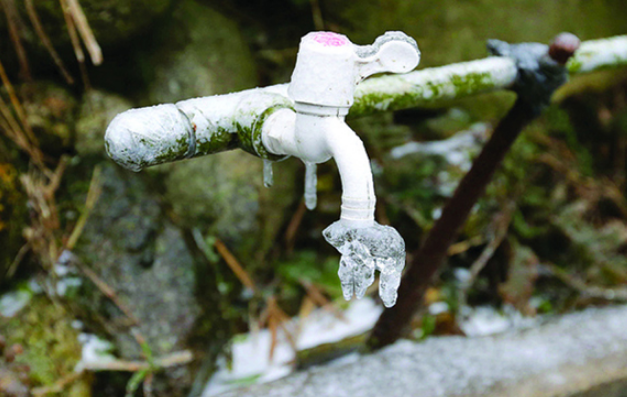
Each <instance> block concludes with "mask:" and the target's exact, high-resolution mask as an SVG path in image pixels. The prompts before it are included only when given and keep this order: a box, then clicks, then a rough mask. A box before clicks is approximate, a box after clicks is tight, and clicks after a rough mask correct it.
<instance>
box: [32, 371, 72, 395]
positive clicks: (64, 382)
mask: <svg viewBox="0 0 627 397" xmlns="http://www.w3.org/2000/svg"><path fill="white" fill-rule="evenodd" d="M83 374H84V372H83V371H79V372H71V373H69V374H67V375H65V376H64V377H62V378H61V379H59V380H57V381H56V382H54V383H53V384H52V385H50V386H45V387H36V388H34V389H33V390H31V393H32V394H33V396H34V397H39V396H45V395H48V394H58V393H61V392H62V391H63V390H65V388H66V387H67V386H68V385H70V384H72V383H74V382H75V381H77V380H78V379H80V377H81V376H83Z"/></svg>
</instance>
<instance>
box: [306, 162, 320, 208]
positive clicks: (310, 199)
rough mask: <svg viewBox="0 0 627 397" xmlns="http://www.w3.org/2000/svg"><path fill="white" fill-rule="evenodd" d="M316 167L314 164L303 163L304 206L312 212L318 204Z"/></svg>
mask: <svg viewBox="0 0 627 397" xmlns="http://www.w3.org/2000/svg"><path fill="white" fill-rule="evenodd" d="M317 168H318V166H317V165H316V163H310V162H308V161H305V206H306V207H307V209H308V210H310V211H313V210H315V209H316V205H317V204H318V175H317V174H316V170H317Z"/></svg>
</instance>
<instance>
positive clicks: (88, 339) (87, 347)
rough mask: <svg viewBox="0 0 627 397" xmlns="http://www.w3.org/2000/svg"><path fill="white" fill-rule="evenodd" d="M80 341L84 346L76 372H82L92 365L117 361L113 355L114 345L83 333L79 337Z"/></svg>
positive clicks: (75, 368)
mask: <svg viewBox="0 0 627 397" xmlns="http://www.w3.org/2000/svg"><path fill="white" fill-rule="evenodd" d="M78 341H79V342H80V343H81V345H83V348H82V351H81V359H80V360H79V362H78V363H77V364H76V367H74V371H76V372H80V371H82V370H84V369H85V368H88V367H89V366H90V364H102V363H107V362H111V361H114V360H115V357H114V356H113V355H112V354H111V351H113V345H112V344H111V343H110V342H108V341H106V340H104V339H100V338H99V337H98V336H96V335H93V334H86V333H82V334H79V335H78Z"/></svg>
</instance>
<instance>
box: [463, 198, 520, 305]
mask: <svg viewBox="0 0 627 397" xmlns="http://www.w3.org/2000/svg"><path fill="white" fill-rule="evenodd" d="M515 209H516V205H515V203H514V202H513V201H509V202H508V203H507V204H506V205H505V208H504V209H503V211H501V212H499V213H498V214H497V215H496V216H495V217H494V220H493V222H492V228H493V230H494V235H493V237H492V239H490V242H489V243H488V245H487V246H486V247H485V248H484V249H483V251H482V252H481V255H479V258H477V259H476V260H475V261H474V262H473V264H472V265H471V266H470V275H469V277H468V279H467V280H465V282H464V283H463V285H462V286H461V288H460V289H459V292H458V293H459V308H460V309H461V308H462V307H463V306H464V305H465V304H466V297H467V294H468V290H470V288H471V287H472V285H473V284H474V283H475V280H476V279H477V276H479V273H480V272H481V270H483V268H484V267H485V266H486V265H487V263H488V261H489V260H490V259H491V258H492V256H493V255H494V252H496V249H497V248H498V247H499V246H500V245H501V243H502V242H503V239H504V238H505V237H506V236H507V230H508V229H509V225H510V223H511V221H512V215H513V214H514V210H515Z"/></svg>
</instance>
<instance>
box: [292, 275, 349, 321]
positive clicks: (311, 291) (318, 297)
mask: <svg viewBox="0 0 627 397" xmlns="http://www.w3.org/2000/svg"><path fill="white" fill-rule="evenodd" d="M298 281H299V282H300V283H301V285H302V286H303V287H305V290H306V291H307V296H308V297H309V298H310V299H311V300H312V301H313V302H314V303H315V304H317V305H318V306H320V307H321V308H323V309H324V310H326V311H328V312H330V313H331V314H333V316H334V317H335V318H337V319H338V320H340V321H344V322H346V321H347V320H346V317H345V316H344V314H342V312H341V311H339V310H338V308H337V307H336V306H335V305H334V304H333V303H332V302H331V301H329V300H328V299H327V298H326V297H325V296H324V295H323V294H322V292H321V291H320V289H319V288H318V287H316V285H315V284H313V283H311V282H309V281H307V280H303V279H300V280H298Z"/></svg>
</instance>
